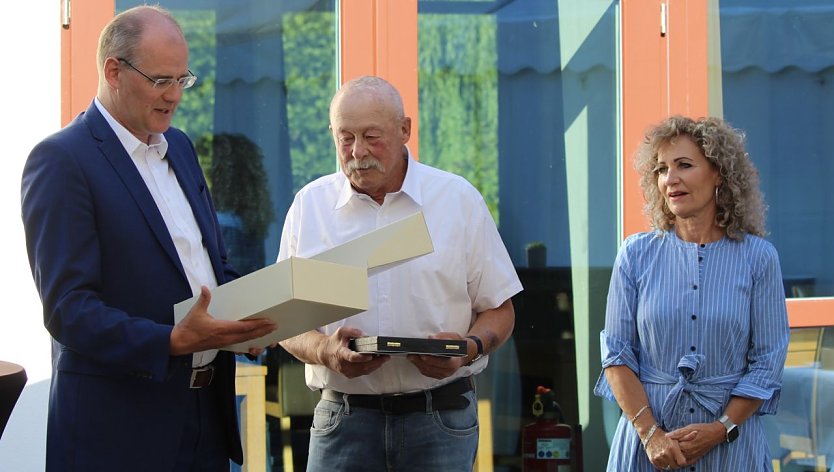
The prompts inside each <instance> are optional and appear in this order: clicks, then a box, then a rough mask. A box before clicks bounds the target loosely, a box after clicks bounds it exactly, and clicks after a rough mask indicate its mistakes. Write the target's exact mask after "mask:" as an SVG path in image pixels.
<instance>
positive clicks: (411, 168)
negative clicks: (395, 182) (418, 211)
mask: <svg viewBox="0 0 834 472" xmlns="http://www.w3.org/2000/svg"><path fill="white" fill-rule="evenodd" d="M405 151H406V153H407V155H408V157H407V158H406V170H405V179H404V180H403V184H402V186H400V189H399V190H398V191H397V192H393V193H392V194H396V193H400V192H402V193H405V194H406V195H408V196H409V197H411V199H412V200H414V203H416V204H418V205H422V203H421V200H422V194H421V192H420V183H419V177H418V176H417V175H415V174H416V173H417V171H416V168H417V163H416V161H415V160H414V157H413V156H412V155H411V150H410V149H408V146H405ZM339 173H340V174H341V179H342V188H341V190H340V192H339V198H338V199H336V206H335V207H334V208H341V207H343V206H345V205H347V202H348V201H350V199H351V198H353V197H358V196H359V195H364V194H363V193H360V192H358V191H356V189H355V188H353V186H352V185H351V184H350V180H349V179H348V178H347V176H346V175H345V173H344V172H342V170H341V168H340V169H339ZM369 198H370V197H369Z"/></svg>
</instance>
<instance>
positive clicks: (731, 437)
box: [727, 425, 738, 443]
mask: <svg viewBox="0 0 834 472" xmlns="http://www.w3.org/2000/svg"><path fill="white" fill-rule="evenodd" d="M737 438H738V426H736V425H733V427H732V428H730V429H728V430H727V442H728V443H731V442H733V441H735V440H736V439H737Z"/></svg>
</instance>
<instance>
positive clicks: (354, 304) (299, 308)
mask: <svg viewBox="0 0 834 472" xmlns="http://www.w3.org/2000/svg"><path fill="white" fill-rule="evenodd" d="M433 250H434V249H433V246H432V243H431V237H430V236H429V232H428V228H427V227H426V222H425V219H424V217H423V214H422V213H421V212H418V213H415V214H413V215H411V216H409V217H407V218H404V219H402V220H399V221H396V222H394V223H391V224H389V225H386V226H383V227H381V228H379V229H377V230H374V231H372V232H370V233H368V234H365V235H363V236H360V237H358V238H356V239H353V240H351V241H348V242H346V243H344V244H341V245H339V246H336V247H333V248H331V249H328V250H327V251H324V252H322V253H320V254H318V255H316V256H313V257H311V258H309V259H308V258H301V257H291V258H289V259H286V260H283V261H280V262H277V263H275V264H272V265H270V266H267V267H264V268H263V269H260V270H257V271H255V272H252V273H251V274H248V275H245V276H243V277H241V278H239V279H237V280H234V281H232V282H229V283H227V284H224V285H221V286H219V287H217V288H215V289H214V290H212V298H211V304H210V305H209V313H211V315H212V316H214V317H215V318H218V319H224V320H241V319H246V318H269V319H271V320H272V321H274V322H275V323H276V324H277V325H278V329H277V330H275V331H274V332H272V333H271V334H269V335H267V336H264V337H261V338H258V339H254V340H251V341H247V342H246V343H240V344H233V345H230V346H226V347H224V348H223V349H224V350H228V351H234V352H247V351H248V350H249V348H251V347H257V348H263V347H266V346H268V345H270V344H275V343H277V342H279V341H283V340H284V339H287V338H290V337H292V336H295V335H298V334H301V333H304V332H306V331H310V330H312V329H316V328H318V327H320V326H324V325H326V324H329V323H333V322H335V321H338V320H341V319H344V318H347V317H349V316H352V315H355V314H357V313H361V312H363V311H365V310H367V309H368V272H369V271H376V270H385V269H386V268H388V267H391V266H392V265H393V264H395V263H401V262H405V261H407V260H409V259H412V258H414V257H418V256H421V255H423V254H428V253H430V252H432V251H433ZM196 301H197V297H196V296H195V297H192V298H190V299H187V300H184V301H182V302H180V303H177V304H176V305H174V321H175V322H176V323H179V322H180V321H181V320H182V319H183V318H185V316H186V315H187V314H188V310H190V309H191V307H192V306H193V305H194V303H195V302H196Z"/></svg>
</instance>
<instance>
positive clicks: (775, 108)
mask: <svg viewBox="0 0 834 472" xmlns="http://www.w3.org/2000/svg"><path fill="white" fill-rule="evenodd" d="M720 22H721V70H722V81H723V106H724V116H725V118H726V119H727V120H728V121H730V122H731V123H732V124H733V125H734V126H736V127H738V128H741V129H744V130H745V131H746V132H747V138H748V150H749V152H750V155H751V156H752V157H753V159H754V160H755V161H756V166H757V167H758V169H759V171H760V173H761V180H762V190H763V191H764V195H765V199H766V201H767V203H768V205H769V215H768V225H767V226H768V229H769V230H770V232H771V234H770V237H769V239H770V240H771V241H772V242H773V244H774V245H775V246H776V249H777V250H778V251H779V255H780V258H781V265H782V272H783V276H784V281H785V292H786V295H787V296H788V297H793V298H800V297H814V296H817V297H818V296H832V295H834V271H833V270H832V267H834V251H831V250H830V248H831V242H830V237H829V235H830V233H831V223H832V221H834V205H831V198H830V192H829V191H828V188H829V187H830V183H831V182H832V181H834V167H832V166H831V157H832V156H831V149H832V148H834V121H832V119H831V109H832V107H834V29H832V28H831V25H832V24H833V23H834V4H832V3H831V2H830V1H821V0H767V1H761V0H721V2H720Z"/></svg>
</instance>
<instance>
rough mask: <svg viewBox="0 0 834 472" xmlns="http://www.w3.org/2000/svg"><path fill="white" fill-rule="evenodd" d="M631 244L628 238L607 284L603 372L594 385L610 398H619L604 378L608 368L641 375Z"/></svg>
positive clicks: (601, 340) (602, 348)
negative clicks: (619, 367)
mask: <svg viewBox="0 0 834 472" xmlns="http://www.w3.org/2000/svg"><path fill="white" fill-rule="evenodd" d="M630 247H631V246H630V244H629V241H626V242H625V243H624V244H623V246H622V248H621V249H620V252H619V253H618V254H617V260H616V261H615V263H614V270H613V272H612V274H611V283H610V284H609V287H608V300H607V304H606V308H605V329H604V330H603V331H602V332H601V333H600V351H601V356H602V370H603V371H602V372H601V373H600V376H599V379H598V380H597V384H596V386H595V387H594V394H596V395H597V396H600V397H603V398H607V399H609V400H611V401H616V400H615V398H614V392H613V391H612V390H611V386H610V385H609V384H608V380H607V379H606V377H605V369H606V368H608V367H610V366H614V365H624V366H627V367H628V368H629V369H631V370H633V371H634V373H635V374H636V375H637V376H638V377H639V376H640V363H639V361H638V359H639V355H640V339H639V336H638V334H637V294H638V287H637V284H636V282H635V280H634V276H633V271H632V267H633V264H632V260H631V257H630V256H629V252H630V251H629V248H630Z"/></svg>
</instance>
